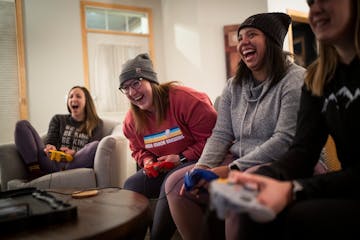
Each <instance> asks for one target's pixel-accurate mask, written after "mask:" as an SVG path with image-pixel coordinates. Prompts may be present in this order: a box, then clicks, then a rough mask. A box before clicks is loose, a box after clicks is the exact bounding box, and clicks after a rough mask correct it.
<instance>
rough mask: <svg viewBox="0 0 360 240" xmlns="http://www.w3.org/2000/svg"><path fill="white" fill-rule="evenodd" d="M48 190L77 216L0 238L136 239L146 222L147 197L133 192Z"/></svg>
mask: <svg viewBox="0 0 360 240" xmlns="http://www.w3.org/2000/svg"><path fill="white" fill-rule="evenodd" d="M54 191H57V192H63V193H71V192H73V191H72V190H54ZM50 193H51V194H53V195H54V196H56V197H57V198H59V199H61V200H63V201H65V202H68V203H70V204H71V205H74V206H77V218H76V219H73V220H69V221H66V222H62V223H55V224H46V223H44V225H43V226H39V227H35V228H32V229H24V230H20V231H18V232H12V233H8V234H6V235H3V234H1V235H2V236H1V239H90V238H91V239H94V238H96V239H136V238H137V237H136V235H137V234H139V233H140V232H141V231H144V229H146V227H147V225H148V222H149V200H148V199H147V198H146V197H145V196H143V195H141V194H138V193H136V192H132V191H129V190H123V189H121V190H120V189H116V188H108V189H102V190H99V193H98V195H96V196H92V197H88V198H81V199H74V198H72V197H71V195H62V194H56V193H53V192H50Z"/></svg>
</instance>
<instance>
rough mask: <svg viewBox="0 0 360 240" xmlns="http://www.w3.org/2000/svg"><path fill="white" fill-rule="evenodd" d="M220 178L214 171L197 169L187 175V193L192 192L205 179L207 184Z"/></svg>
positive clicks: (185, 181)
mask: <svg viewBox="0 0 360 240" xmlns="http://www.w3.org/2000/svg"><path fill="white" fill-rule="evenodd" d="M217 178H219V176H218V175H216V174H215V173H214V172H213V171H210V170H205V169H201V168H195V169H194V170H192V171H188V172H186V173H185V177H184V185H185V190H186V191H191V190H192V189H193V187H194V186H195V185H196V184H197V183H198V182H199V181H200V180H201V179H204V180H206V181H207V182H210V181H212V180H214V179H217Z"/></svg>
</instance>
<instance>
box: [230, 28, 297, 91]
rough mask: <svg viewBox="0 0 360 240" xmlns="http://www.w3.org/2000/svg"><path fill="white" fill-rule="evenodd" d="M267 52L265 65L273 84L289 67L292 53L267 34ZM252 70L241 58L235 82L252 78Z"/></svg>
mask: <svg viewBox="0 0 360 240" xmlns="http://www.w3.org/2000/svg"><path fill="white" fill-rule="evenodd" d="M265 38H266V40H265V45H266V52H265V56H264V60H265V62H264V66H265V68H266V72H267V73H268V77H269V78H270V81H271V86H273V85H275V84H276V83H278V82H279V81H280V80H281V79H282V78H283V77H284V75H285V74H286V72H287V71H288V69H289V65H290V61H289V60H288V59H287V58H288V56H289V55H290V53H288V52H285V51H283V49H282V48H280V47H279V46H278V45H277V44H275V42H273V41H272V40H269V38H268V36H266V35H265ZM251 75H252V73H251V70H250V69H249V68H248V67H247V66H246V64H245V63H244V62H243V61H242V60H241V59H240V62H239V65H238V69H237V71H236V75H235V81H234V82H235V83H241V81H242V80H243V79H249V78H251Z"/></svg>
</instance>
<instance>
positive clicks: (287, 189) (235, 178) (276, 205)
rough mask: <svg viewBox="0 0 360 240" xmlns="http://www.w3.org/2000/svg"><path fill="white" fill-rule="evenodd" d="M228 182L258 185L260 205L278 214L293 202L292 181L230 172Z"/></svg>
mask: <svg viewBox="0 0 360 240" xmlns="http://www.w3.org/2000/svg"><path fill="white" fill-rule="evenodd" d="M228 180H229V182H232V183H237V184H250V185H256V186H257V189H258V191H259V194H258V195H257V200H258V201H259V203H260V204H263V205H264V206H267V207H269V208H271V209H272V210H273V211H274V212H275V213H276V214H277V213H279V212H281V211H282V210H283V209H284V208H285V207H286V206H287V205H288V204H289V203H290V202H291V200H292V184H291V182H290V181H279V180H276V179H273V178H269V177H265V176H261V175H257V174H251V173H243V172H240V171H230V173H229V177H228Z"/></svg>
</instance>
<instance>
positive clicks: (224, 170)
mask: <svg viewBox="0 0 360 240" xmlns="http://www.w3.org/2000/svg"><path fill="white" fill-rule="evenodd" d="M211 171H213V172H214V173H215V174H216V175H218V176H219V177H220V178H227V177H228V175H229V172H230V169H229V167H228V166H220V167H214V168H212V169H211Z"/></svg>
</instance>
